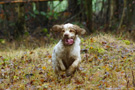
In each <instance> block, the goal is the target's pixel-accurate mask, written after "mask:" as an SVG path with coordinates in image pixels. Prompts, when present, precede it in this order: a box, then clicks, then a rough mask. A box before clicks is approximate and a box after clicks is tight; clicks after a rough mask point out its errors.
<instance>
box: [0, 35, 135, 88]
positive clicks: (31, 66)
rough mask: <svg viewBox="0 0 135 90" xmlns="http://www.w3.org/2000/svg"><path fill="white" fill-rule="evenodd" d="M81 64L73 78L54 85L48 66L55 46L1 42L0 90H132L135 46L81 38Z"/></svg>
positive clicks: (122, 41) (109, 37) (40, 42)
mask: <svg viewBox="0 0 135 90" xmlns="http://www.w3.org/2000/svg"><path fill="white" fill-rule="evenodd" d="M81 41H82V43H81V49H82V50H81V56H82V60H83V61H82V62H81V64H80V66H79V69H78V70H77V71H76V73H75V74H74V76H73V77H65V76H64V73H61V79H60V80H59V81H57V79H56V77H55V74H54V72H53V69H52V64H51V54H52V50H53V47H54V45H55V44H56V42H57V41H55V43H50V44H46V43H45V42H44V41H43V40H37V41H36V40H33V42H30V41H27V40H26V41H23V42H21V43H19V44H18V42H12V43H8V42H4V43H1V48H0V50H1V51H0V90H5V89H11V90H18V89H19V90H37V89H38V90H43V89H44V90H47V89H49V90H56V89H60V90H80V89H85V90H90V89H91V90H97V89H101V90H104V89H108V90H115V89H120V90H123V89H124V90H125V89H127V90H134V89H135V43H133V42H132V41H129V40H125V39H122V38H120V37H116V36H115V35H111V34H94V35H91V36H87V37H85V38H81Z"/></svg>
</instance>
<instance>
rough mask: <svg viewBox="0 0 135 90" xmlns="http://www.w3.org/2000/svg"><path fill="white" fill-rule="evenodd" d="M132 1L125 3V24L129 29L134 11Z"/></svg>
mask: <svg viewBox="0 0 135 90" xmlns="http://www.w3.org/2000/svg"><path fill="white" fill-rule="evenodd" d="M132 2H133V0H128V1H127V12H128V13H127V16H128V17H127V23H128V24H129V27H131V25H132V24H133V21H132V20H133V11H134V4H132Z"/></svg>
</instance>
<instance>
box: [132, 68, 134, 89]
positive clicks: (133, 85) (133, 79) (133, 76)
mask: <svg viewBox="0 0 135 90" xmlns="http://www.w3.org/2000/svg"><path fill="white" fill-rule="evenodd" d="M132 77H133V86H134V87H135V77H134V73H133V70H132Z"/></svg>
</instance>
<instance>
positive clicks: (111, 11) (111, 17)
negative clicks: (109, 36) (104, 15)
mask: <svg viewBox="0 0 135 90" xmlns="http://www.w3.org/2000/svg"><path fill="white" fill-rule="evenodd" d="M113 16H114V0H111V3H110V19H109V28H111V27H112V23H113Z"/></svg>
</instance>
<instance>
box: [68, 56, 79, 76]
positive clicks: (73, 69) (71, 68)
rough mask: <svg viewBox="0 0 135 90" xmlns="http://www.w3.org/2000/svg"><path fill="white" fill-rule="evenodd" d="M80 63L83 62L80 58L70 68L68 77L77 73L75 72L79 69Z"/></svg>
mask: <svg viewBox="0 0 135 90" xmlns="http://www.w3.org/2000/svg"><path fill="white" fill-rule="evenodd" d="M80 61H81V60H80V59H79V58H78V59H76V60H75V61H74V62H73V63H72V65H71V66H70V67H69V68H68V70H67V71H66V75H67V76H70V75H72V74H73V73H74V72H75V70H76V68H77V67H78V65H79V63H80Z"/></svg>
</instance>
